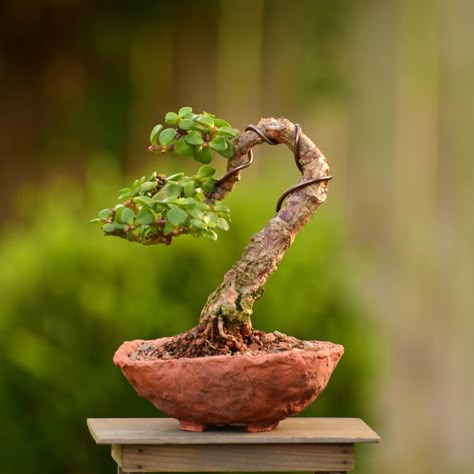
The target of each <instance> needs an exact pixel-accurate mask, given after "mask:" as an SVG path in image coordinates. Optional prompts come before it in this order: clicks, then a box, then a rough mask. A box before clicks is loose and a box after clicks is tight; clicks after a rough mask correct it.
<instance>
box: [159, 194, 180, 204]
mask: <svg viewBox="0 0 474 474" xmlns="http://www.w3.org/2000/svg"><path fill="white" fill-rule="evenodd" d="M161 203H162V204H166V205H168V206H169V205H171V204H178V198H177V197H174V196H171V197H167V198H166V199H163V201H161Z"/></svg>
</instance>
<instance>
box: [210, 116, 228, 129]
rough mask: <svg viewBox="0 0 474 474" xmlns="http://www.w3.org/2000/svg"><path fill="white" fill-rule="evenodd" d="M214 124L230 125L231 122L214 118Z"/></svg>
mask: <svg viewBox="0 0 474 474" xmlns="http://www.w3.org/2000/svg"><path fill="white" fill-rule="evenodd" d="M214 125H215V126H216V127H219V128H220V127H230V123H229V122H226V121H225V120H222V119H220V118H217V117H216V118H214Z"/></svg>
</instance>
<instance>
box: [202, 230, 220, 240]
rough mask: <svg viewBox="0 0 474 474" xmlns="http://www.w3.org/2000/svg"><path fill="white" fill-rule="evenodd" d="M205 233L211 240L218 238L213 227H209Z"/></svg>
mask: <svg viewBox="0 0 474 474" xmlns="http://www.w3.org/2000/svg"><path fill="white" fill-rule="evenodd" d="M204 235H205V236H206V237H207V238H208V239H210V240H217V234H216V233H215V232H214V231H213V230H211V229H208V230H207V231H206V232H205V233H204Z"/></svg>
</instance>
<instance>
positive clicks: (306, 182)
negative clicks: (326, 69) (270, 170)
mask: <svg viewBox="0 0 474 474" xmlns="http://www.w3.org/2000/svg"><path fill="white" fill-rule="evenodd" d="M249 130H252V131H253V132H255V133H256V134H257V135H258V136H259V137H260V138H261V139H262V140H263V141H264V142H266V143H268V144H269V145H278V144H279V143H280V142H279V141H278V140H276V139H274V138H270V137H268V136H267V135H266V134H265V132H264V131H263V130H262V129H260V128H258V127H257V126H255V125H248V126H247V127H246V129H245V131H246V132H247V131H249ZM300 140H301V125H300V124H298V123H296V124H295V140H294V142H293V154H294V157H295V164H296V166H297V167H298V170H299V171H300V172H301V173H303V167H302V165H301V163H300ZM247 154H248V158H249V159H248V160H247V162H246V163H243V164H241V165H239V166H236V167H235V168H234V169H232V170H230V171H228V172H227V173H226V174H225V175H224V176H222V178H220V179H219V180H218V181H217V182H216V186H219V185H221V184H222V183H223V182H224V181H225V180H226V179H227V178H228V177H229V176H231V175H233V174H234V173H236V172H237V171H240V170H243V169H245V168H248V167H249V166H250V165H251V164H252V163H253V152H252V149H250V150H249V151H248V153H247ZM330 179H332V176H329V175H328V176H320V177H318V178H309V179H303V181H301V182H300V183H298V184H295V185H294V186H292V187H291V188H289V189H287V190H286V191H285V192H284V193H283V194H282V195H281V196H280V198H279V199H278V201H277V205H276V212H279V211H280V209H281V206H282V204H283V202H284V200H285V199H286V198H287V197H288V196H289V195H290V194H292V193H293V192H295V191H296V190H297V189H301V188H305V187H306V186H309V185H310V184H314V183H321V182H324V181H326V182H327V181H329V180H330Z"/></svg>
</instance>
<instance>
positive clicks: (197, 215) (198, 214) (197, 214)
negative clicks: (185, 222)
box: [188, 207, 204, 225]
mask: <svg viewBox="0 0 474 474" xmlns="http://www.w3.org/2000/svg"><path fill="white" fill-rule="evenodd" d="M188 214H189V215H190V216H191V217H194V219H199V220H202V219H203V217H204V212H203V211H202V210H201V209H199V208H198V207H191V208H190V209H188ZM191 223H192V221H191ZM193 225H194V224H193Z"/></svg>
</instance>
